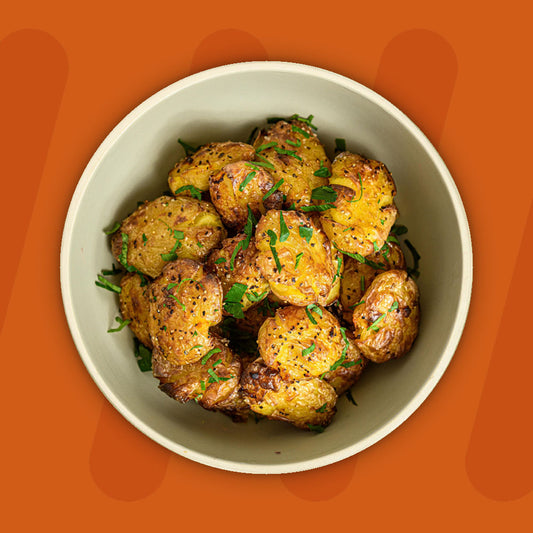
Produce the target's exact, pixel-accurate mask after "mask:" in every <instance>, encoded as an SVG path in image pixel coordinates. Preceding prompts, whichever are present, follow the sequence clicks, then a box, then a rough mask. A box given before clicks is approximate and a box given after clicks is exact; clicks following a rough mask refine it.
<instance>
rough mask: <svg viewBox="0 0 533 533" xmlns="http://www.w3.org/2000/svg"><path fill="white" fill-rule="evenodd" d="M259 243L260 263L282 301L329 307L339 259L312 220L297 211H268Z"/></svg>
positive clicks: (261, 223)
mask: <svg viewBox="0 0 533 533" xmlns="http://www.w3.org/2000/svg"><path fill="white" fill-rule="evenodd" d="M255 243H256V247H257V249H258V251H259V257H258V259H257V264H258V265H259V268H260V269H261V272H262V273H263V276H265V278H266V279H267V280H268V282H269V284H270V288H271V290H272V292H273V293H274V294H275V295H276V296H277V297H278V298H280V299H281V300H282V301H284V302H287V303H290V304H292V305H309V304H314V303H318V304H320V305H326V304H328V303H331V299H332V298H333V299H335V297H336V295H335V287H334V281H337V280H338V278H339V275H338V274H337V272H339V262H338V260H337V258H338V257H339V256H338V254H337V251H334V250H333V249H332V247H331V244H330V242H329V240H328V239H327V237H326V235H325V234H324V232H323V231H322V229H321V228H320V225H319V224H317V223H316V222H315V221H314V220H313V218H312V217H310V216H308V215H306V214H304V213H299V212H297V211H276V210H272V211H268V212H267V213H266V214H265V215H264V216H263V217H261V220H260V221H259V223H258V224H257V228H256V233H255ZM340 261H341V266H342V259H341V260H340ZM339 273H340V272H339ZM339 281H340V280H339Z"/></svg>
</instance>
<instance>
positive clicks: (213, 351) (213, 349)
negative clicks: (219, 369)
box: [191, 348, 222, 365]
mask: <svg viewBox="0 0 533 533" xmlns="http://www.w3.org/2000/svg"><path fill="white" fill-rule="evenodd" d="M191 349H192V348H191ZM221 351H222V350H221V349H220V348H211V350H209V351H208V352H207V353H206V354H205V355H204V356H203V357H202V359H200V363H201V364H202V365H205V364H206V363H207V361H208V360H209V358H210V357H211V356H212V355H215V354H216V353H219V352H221Z"/></svg>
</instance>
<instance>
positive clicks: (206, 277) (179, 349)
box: [148, 259, 222, 375]
mask: <svg viewBox="0 0 533 533" xmlns="http://www.w3.org/2000/svg"><path fill="white" fill-rule="evenodd" d="M149 300H150V318H149V321H148V324H149V329H150V336H151V338H152V342H153V344H154V356H153V360H154V368H156V367H157V368H156V370H155V371H156V372H157V374H158V375H162V374H163V373H165V372H167V371H168V370H169V368H170V367H172V366H175V365H184V364H187V363H194V362H196V361H198V360H199V359H201V358H202V357H203V356H205V355H206V353H207V352H209V350H211V349H213V348H214V344H213V342H214V341H213V337H212V335H211V334H210V333H209V328H210V327H211V326H213V325H216V324H218V323H219V322H220V321H221V320H222V286H221V284H220V281H219V279H218V278H217V277H216V276H215V275H214V274H206V273H205V272H204V269H203V267H202V265H201V264H200V263H197V262H195V261H192V260H190V259H180V260H177V261H173V262H171V263H169V264H168V265H167V266H166V267H165V268H164V269H163V271H162V272H161V275H160V276H159V277H158V278H156V279H155V280H154V281H153V282H152V283H151V285H150V294H149ZM156 352H157V357H156V355H155V354H156Z"/></svg>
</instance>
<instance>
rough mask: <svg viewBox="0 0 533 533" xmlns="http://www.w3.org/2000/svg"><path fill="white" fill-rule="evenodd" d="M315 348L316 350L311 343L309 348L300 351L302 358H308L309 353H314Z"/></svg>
mask: <svg viewBox="0 0 533 533" xmlns="http://www.w3.org/2000/svg"><path fill="white" fill-rule="evenodd" d="M315 348H316V346H315V343H314V342H313V344H311V346H309V348H304V349H303V350H302V355H303V356H304V357H306V356H308V355H309V354H310V353H312V352H314V351H315Z"/></svg>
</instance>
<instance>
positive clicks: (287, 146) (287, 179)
mask: <svg viewBox="0 0 533 533" xmlns="http://www.w3.org/2000/svg"><path fill="white" fill-rule="evenodd" d="M294 128H299V129H300V130H302V131H304V132H306V134H303V133H301V132H299V131H298V130H296V129H294ZM288 141H290V142H288ZM271 142H275V143H277V144H276V146H273V147H271V148H266V149H265V150H261V151H260V152H259V155H260V156H262V157H264V158H265V159H267V161H269V162H270V163H271V164H272V165H273V166H274V169H269V172H270V174H272V177H273V178H274V182H278V181H279V180H280V179H283V184H282V185H281V187H280V189H279V190H280V191H281V192H282V194H284V195H285V201H284V203H283V207H284V208H289V207H290V206H292V205H293V204H294V207H295V208H296V209H298V208H299V207H301V206H307V205H312V204H314V201H313V200H311V192H312V190H313V189H315V188H317V187H321V186H322V185H327V182H328V180H327V178H325V177H319V176H315V175H314V173H315V172H316V171H317V170H318V169H320V168H321V166H324V167H326V168H327V169H328V170H329V169H330V168H331V164H330V161H329V159H328V157H327V155H326V152H325V150H324V147H323V146H322V143H321V142H320V141H319V139H318V137H317V136H316V135H315V133H314V132H313V130H312V129H311V128H310V127H309V126H308V125H307V124H305V123H303V122H300V121H297V120H293V121H290V122H287V121H284V120H280V121H278V122H276V123H274V124H272V125H270V126H269V127H267V128H265V129H262V130H260V131H259V133H258V135H257V137H256V139H255V141H254V143H253V145H254V148H255V149H257V148H259V147H260V146H262V145H266V144H268V143H271ZM291 143H294V144H291ZM295 144H296V145H298V146H295ZM279 149H281V150H283V151H290V152H293V153H294V156H296V157H294V156H292V155H288V154H285V153H279V151H277V150H279Z"/></svg>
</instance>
